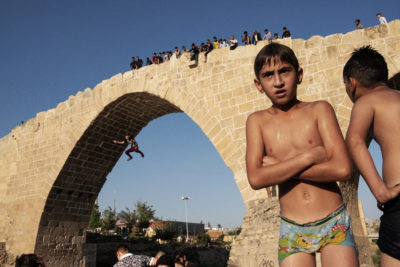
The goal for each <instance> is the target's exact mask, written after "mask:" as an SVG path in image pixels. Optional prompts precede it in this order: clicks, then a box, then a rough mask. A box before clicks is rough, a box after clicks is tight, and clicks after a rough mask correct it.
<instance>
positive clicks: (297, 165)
mask: <svg viewBox="0 0 400 267" xmlns="http://www.w3.org/2000/svg"><path fill="white" fill-rule="evenodd" d="M246 140H247V149H246V168H247V177H248V180H249V183H250V186H251V187H252V188H253V189H256V190H257V189H261V188H264V187H268V186H271V185H277V184H280V183H282V182H284V181H286V180H289V179H290V178H292V177H294V176H295V175H297V174H298V173H299V172H301V171H302V170H304V169H305V168H307V167H309V166H311V165H312V164H315V163H318V162H319V161H321V158H324V155H325V150H324V149H323V148H322V147H318V148H314V149H311V150H309V151H307V152H305V153H301V154H299V155H296V156H294V157H293V158H290V159H288V160H285V161H279V160H277V159H275V158H273V157H270V158H269V157H266V159H265V160H263V158H264V147H265V144H264V141H263V137H262V130H261V127H260V123H259V120H258V118H257V114H256V113H253V114H252V115H250V116H249V118H248V119H247V122H246ZM263 161H264V163H263ZM263 165H264V166H263Z"/></svg>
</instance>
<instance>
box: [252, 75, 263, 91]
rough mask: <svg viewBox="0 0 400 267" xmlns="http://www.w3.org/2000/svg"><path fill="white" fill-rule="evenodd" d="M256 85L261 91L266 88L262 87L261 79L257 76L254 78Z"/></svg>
mask: <svg viewBox="0 0 400 267" xmlns="http://www.w3.org/2000/svg"><path fill="white" fill-rule="evenodd" d="M254 85H255V86H256V87H257V90H258V91H259V92H260V93H262V94H263V93H264V90H263V88H262V86H261V83H260V81H259V80H258V79H257V78H254Z"/></svg>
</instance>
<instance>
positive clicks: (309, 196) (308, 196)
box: [303, 192, 311, 200]
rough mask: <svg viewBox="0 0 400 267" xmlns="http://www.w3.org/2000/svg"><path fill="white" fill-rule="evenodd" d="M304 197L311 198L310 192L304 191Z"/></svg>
mask: <svg viewBox="0 0 400 267" xmlns="http://www.w3.org/2000/svg"><path fill="white" fill-rule="evenodd" d="M303 198H304V199H305V200H310V198H311V195H310V193H308V192H304V193H303Z"/></svg>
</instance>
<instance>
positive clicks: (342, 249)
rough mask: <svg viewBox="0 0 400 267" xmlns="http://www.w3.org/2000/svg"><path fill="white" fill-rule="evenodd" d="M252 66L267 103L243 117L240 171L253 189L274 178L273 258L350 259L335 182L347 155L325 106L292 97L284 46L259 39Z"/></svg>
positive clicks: (289, 58) (294, 74)
mask: <svg viewBox="0 0 400 267" xmlns="http://www.w3.org/2000/svg"><path fill="white" fill-rule="evenodd" d="M254 71H255V75H256V78H255V80H254V82H255V85H256V87H257V89H258V90H259V91H260V92H261V93H265V94H266V95H267V96H268V98H269V99H270V100H271V102H272V106H271V107H269V108H267V109H265V110H260V111H257V112H254V113H252V114H251V115H250V116H249V117H248V119H247V125H246V135H247V151H246V166H247V175H248V180H249V183H250V185H251V187H252V188H253V189H262V188H266V187H269V186H273V185H279V202H280V207H281V227H280V234H279V251H278V259H279V264H280V266H283V267H284V266H301V267H303V266H315V264H316V263H315V252H317V251H320V252H321V263H322V266H323V267H327V266H332V267H333V266H335V267H336V266H341V267H346V266H358V259H357V253H356V249H355V246H356V245H355V243H354V239H353V235H352V230H351V225H350V222H351V219H350V216H349V214H348V212H347V210H346V207H345V205H344V204H343V199H342V195H341V193H340V189H339V187H338V185H337V183H336V181H344V180H347V179H349V178H350V176H351V163H350V159H349V156H348V154H347V151H346V146H345V143H344V140H343V136H342V133H341V132H340V129H339V125H338V123H337V120H336V117H335V113H334V110H333V108H332V107H331V105H330V104H328V103H327V102H324V101H316V102H301V101H299V100H298V99H297V85H298V84H300V83H301V81H302V78H303V70H302V69H301V68H300V66H299V63H298V61H297V58H296V56H295V54H294V52H293V51H292V50H291V49H290V48H289V47H286V46H284V45H281V44H278V43H272V44H269V45H266V46H265V47H264V48H263V49H262V50H261V51H260V52H259V53H258V55H257V57H256V59H255V62H254ZM265 155H266V156H265ZM264 156H265V157H264Z"/></svg>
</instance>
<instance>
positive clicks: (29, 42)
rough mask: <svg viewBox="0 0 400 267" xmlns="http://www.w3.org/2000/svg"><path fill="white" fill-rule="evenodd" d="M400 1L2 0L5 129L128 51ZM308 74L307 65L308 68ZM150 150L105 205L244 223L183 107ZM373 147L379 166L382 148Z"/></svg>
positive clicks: (122, 63)
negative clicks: (149, 208)
mask: <svg viewBox="0 0 400 267" xmlns="http://www.w3.org/2000/svg"><path fill="white" fill-rule="evenodd" d="M399 10H400V2H399V1H398V0H388V1H371V0H365V1H358V0H354V1H344V0H338V1H318V0H313V1H289V0H288V1H255V0H248V1H238V0H231V1H215V0H214V1H208V0H204V1H178V0H147V1H135V0H115V1H110V0H68V1H66V0H65V1H61V0H2V1H0V38H1V41H0V92H1V97H0V114H1V116H0V137H1V136H4V135H7V134H8V133H9V132H10V131H11V130H12V129H13V128H14V127H15V126H17V125H18V124H19V123H20V122H21V121H26V120H28V119H30V118H33V117H35V116H36V114H37V113H39V112H41V111H45V110H48V109H51V108H54V107H56V106H57V104H58V103H60V102H63V101H65V100H66V99H68V97H69V96H70V95H75V94H76V93H77V92H78V91H83V90H84V89H86V88H88V87H89V88H93V87H94V86H95V85H96V84H98V83H100V82H101V81H102V80H105V79H109V78H110V77H112V76H114V75H115V74H117V73H121V72H122V73H123V72H126V71H128V70H129V62H130V57H132V56H140V57H141V58H143V59H145V58H146V57H150V56H151V55H152V54H153V52H157V53H158V52H162V51H167V50H173V48H174V47H175V46H178V47H182V46H183V45H185V46H186V47H189V45H190V44H191V43H192V42H195V43H197V44H199V43H200V42H204V41H205V40H206V39H209V38H210V39H211V38H212V37H213V36H217V37H218V38H226V39H228V38H229V37H230V35H231V34H234V35H235V36H236V37H237V38H238V39H239V38H240V36H241V34H242V33H243V31H245V30H247V31H249V32H250V31H252V30H254V29H256V30H258V31H263V30H264V29H265V28H268V29H269V30H270V31H271V32H272V33H275V32H277V33H279V35H280V34H281V33H282V27H283V26H286V27H287V28H288V29H289V30H290V31H291V33H292V37H293V38H295V39H296V38H302V39H308V38H310V37H311V36H313V35H321V36H327V35H330V34H335V33H346V32H349V31H352V30H354V20H355V19H357V18H358V19H360V20H361V24H363V25H364V26H365V27H369V26H374V25H376V24H377V23H378V20H377V18H376V17H375V15H376V13H377V12H381V13H382V14H383V16H385V17H386V18H387V20H388V21H391V20H393V19H397V18H398V11H399ZM305 75H307V74H305ZM137 141H138V142H139V145H140V148H141V149H142V150H143V152H144V153H145V158H144V159H141V158H139V157H137V155H136V157H135V158H134V160H132V161H131V162H126V158H125V157H124V155H123V156H122V157H121V159H120V161H119V162H118V163H117V164H116V166H115V167H114V169H113V171H112V172H111V173H110V175H109V176H108V179H107V182H106V183H105V185H104V187H103V189H102V191H101V192H100V195H99V204H100V209H105V208H106V207H107V206H111V207H113V206H114V202H115V205H116V208H117V210H122V209H124V208H125V207H129V208H130V209H132V208H133V204H134V203H135V202H136V201H138V200H140V201H145V202H147V203H148V204H149V205H152V206H153V208H154V209H155V210H156V216H158V217H160V218H163V219H174V220H178V221H184V220H185V210H184V203H183V201H182V200H181V197H182V196H183V195H185V196H186V195H187V196H189V197H190V200H188V203H187V204H188V219H189V221H191V222H200V221H203V222H205V223H207V222H210V223H211V225H213V226H215V225H216V224H221V225H222V226H223V227H235V226H239V225H240V224H241V223H242V218H243V214H244V211H245V206H244V204H243V201H242V198H241V195H240V192H239V190H238V189H237V186H236V184H235V182H234V180H233V175H232V172H231V171H230V170H229V169H228V168H227V167H226V165H225V164H224V162H223V161H222V159H221V157H220V155H219V154H218V152H217V151H216V150H215V148H214V147H213V145H212V144H211V143H210V142H209V141H208V139H207V137H206V136H205V135H204V134H203V133H202V132H201V130H200V128H199V127H198V126H197V125H196V124H195V123H194V122H193V121H192V120H191V119H190V118H189V117H188V116H186V115H185V114H171V115H167V116H165V117H162V118H159V119H157V120H154V121H152V122H151V123H150V124H149V125H148V126H146V128H144V129H143V130H142V132H141V133H139V135H138V136H137ZM371 151H372V152H373V154H374V157H375V158H376V159H377V165H378V166H379V165H380V164H381V163H379V157H380V152H379V149H378V148H377V146H376V145H373V146H372V148H371ZM359 194H360V199H362V200H363V202H364V212H365V215H366V217H368V218H378V217H379V215H380V213H379V211H378V210H377V209H376V208H375V206H376V205H375V201H374V199H373V197H372V195H371V194H370V193H369V191H368V188H367V187H366V186H365V184H361V185H360V191H359Z"/></svg>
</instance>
